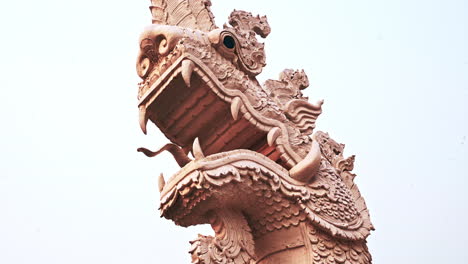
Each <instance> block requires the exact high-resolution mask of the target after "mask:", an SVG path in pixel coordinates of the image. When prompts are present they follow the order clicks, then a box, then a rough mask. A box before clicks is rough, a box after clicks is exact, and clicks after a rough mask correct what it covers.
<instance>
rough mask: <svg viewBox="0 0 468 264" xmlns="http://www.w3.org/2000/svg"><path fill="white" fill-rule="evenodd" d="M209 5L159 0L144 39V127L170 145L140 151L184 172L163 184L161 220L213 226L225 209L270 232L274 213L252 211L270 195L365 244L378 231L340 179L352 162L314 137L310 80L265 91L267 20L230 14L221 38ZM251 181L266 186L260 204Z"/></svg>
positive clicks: (286, 74)
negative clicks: (164, 156) (164, 157)
mask: <svg viewBox="0 0 468 264" xmlns="http://www.w3.org/2000/svg"><path fill="white" fill-rule="evenodd" d="M210 6H211V2H210V1H187V0H153V1H152V6H151V7H150V9H151V12H152V14H153V22H154V24H152V25H151V26H149V27H147V28H146V29H145V30H144V32H143V33H142V34H141V36H140V51H139V55H138V59H137V73H138V75H139V76H140V77H141V78H142V80H143V81H142V82H141V83H140V84H139V93H138V99H139V103H138V106H139V110H140V126H141V129H142V130H143V132H144V133H146V126H147V123H148V121H151V122H153V123H155V124H156V125H157V126H158V127H159V129H160V130H161V131H162V132H163V133H164V134H165V136H166V137H167V138H168V139H169V140H170V141H171V142H172V143H170V144H167V145H166V146H164V147H163V148H161V149H160V150H159V151H157V152H152V151H149V150H147V149H144V148H141V149H139V150H140V151H141V152H143V153H145V154H146V155H148V156H155V155H157V154H159V153H160V152H161V151H163V150H168V151H170V152H171V153H173V155H174V157H175V158H176V160H177V161H178V163H179V165H181V167H183V168H182V169H181V170H180V171H179V172H177V173H176V175H174V176H173V177H172V178H171V179H169V180H168V181H167V183H166V179H164V178H161V179H160V191H161V214H162V215H163V216H165V217H167V218H170V219H172V220H174V221H175V222H176V223H177V224H179V225H183V226H189V225H194V224H201V223H207V222H209V221H210V219H211V218H212V217H210V215H212V213H210V212H212V211H213V210H216V208H219V207H220V206H225V207H229V208H240V209H241V210H242V211H243V213H244V214H246V215H248V216H249V217H248V219H250V220H249V221H251V226H263V228H267V229H268V227H265V225H264V224H260V223H262V222H261V221H262V217H263V216H265V214H266V212H267V211H268V210H270V209H268V208H264V209H262V210H263V211H262V210H260V209H258V208H253V209H252V208H250V209H249V208H248V207H249V206H248V205H252V204H255V203H258V201H259V200H258V199H260V200H261V199H265V195H268V194H267V193H268V190H267V189H270V190H274V191H275V192H277V195H278V197H280V198H278V200H281V201H282V200H284V201H288V202H287V203H290V204H294V205H291V206H293V207H294V208H296V209H297V210H298V213H297V214H295V217H296V218H294V219H296V220H297V221H299V222H300V221H306V220H305V219H308V221H309V222H311V223H314V224H316V225H318V226H319V227H320V228H321V229H323V230H327V231H328V232H330V233H331V234H332V235H334V236H339V237H340V238H342V239H351V240H360V239H361V240H362V239H364V238H365V237H366V236H367V235H368V234H369V231H370V230H371V229H372V225H371V224H370V220H369V219H368V213H367V209H366V208H365V204H363V201H362V202H361V200H360V195H359V193H358V191H357V189H356V190H354V189H352V188H353V187H352V186H353V184H352V180H351V183H348V182H347V181H346V180H345V178H346V177H345V176H341V175H349V174H350V173H349V171H350V169H349V164H350V163H351V164H352V160H350V159H344V158H343V156H342V155H341V153H338V154H337V153H335V152H333V153H331V152H330V153H329V151H327V148H329V146H330V145H333V142H334V141H332V140H331V139H329V137H328V136H327V135H326V134H323V133H321V132H317V133H315V134H314V135H313V136H312V137H311V135H312V133H313V130H314V128H315V121H316V119H317V117H318V116H319V115H320V114H321V111H322V109H321V106H322V103H323V101H319V102H318V103H316V104H311V103H309V102H308V101H307V98H306V97H304V96H303V95H302V92H301V90H303V89H305V88H306V87H308V86H309V81H308V78H307V75H306V74H305V72H304V71H295V70H291V69H287V70H285V71H283V72H282V73H281V74H280V78H279V80H267V81H266V82H265V84H264V85H263V86H262V85H260V84H259V82H258V81H257V79H256V76H257V75H258V74H259V73H261V71H262V69H263V67H264V66H265V65H266V63H265V61H266V60H265V51H264V44H263V43H260V42H259V41H258V39H257V38H258V37H262V38H265V37H267V36H268V34H269V33H270V31H271V29H270V26H269V25H268V22H267V19H266V17H265V16H263V17H260V16H253V15H252V14H251V13H249V12H245V11H237V10H234V11H233V12H232V13H231V15H230V17H229V20H228V21H229V25H224V27H223V28H222V29H221V28H217V27H216V26H215V24H214V21H213V15H212V14H211V11H210V9H209V7H210ZM189 152H192V155H193V157H194V158H195V159H194V160H191V159H190V158H188V154H189ZM325 153H327V154H326V155H325ZM346 164H348V167H346V166H345V165H346ZM340 166H341V167H343V168H348V169H341V170H340V169H339V168H338V167H340ZM348 178H349V177H348ZM254 182H257V183H258V182H261V186H260V185H259V186H260V187H258V188H259V189H257V191H258V192H260V193H262V194H261V195H260V196H261V197H260V196H259V195H258V193H256V191H255V188H257V187H255V184H254ZM221 190H222V191H221ZM239 196H242V197H243V198H242V199H240V198H239ZM325 208H328V209H325ZM333 208H334V209H333ZM299 212H300V213H299ZM259 215H263V216H262V217H260V216H259ZM301 219H302V220H301ZM296 220H295V221H296ZM257 229H258V230H260V229H261V228H260V227H258V228H257Z"/></svg>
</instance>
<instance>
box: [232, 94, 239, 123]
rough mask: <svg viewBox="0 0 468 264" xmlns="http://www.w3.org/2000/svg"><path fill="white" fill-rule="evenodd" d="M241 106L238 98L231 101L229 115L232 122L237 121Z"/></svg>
mask: <svg viewBox="0 0 468 264" xmlns="http://www.w3.org/2000/svg"><path fill="white" fill-rule="evenodd" d="M241 105H242V101H241V99H240V97H236V98H234V99H233V100H232V102H231V115H232V118H234V120H237V118H239V110H240V107H241Z"/></svg>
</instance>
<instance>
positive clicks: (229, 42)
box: [223, 36, 236, 49]
mask: <svg viewBox="0 0 468 264" xmlns="http://www.w3.org/2000/svg"><path fill="white" fill-rule="evenodd" d="M223 44H224V46H225V47H226V48H228V49H233V48H234V47H235V46H236V42H235V41H234V38H233V37H231V36H225V37H224V39H223Z"/></svg>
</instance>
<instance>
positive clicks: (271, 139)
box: [267, 127, 281, 147]
mask: <svg viewBox="0 0 468 264" xmlns="http://www.w3.org/2000/svg"><path fill="white" fill-rule="evenodd" d="M280 135H281V129H279V127H275V128H272V129H271V130H270V132H268V136H267V142H268V146H270V147H272V146H273V145H274V144H275V141H276V139H277V138H278V137H279V136H280Z"/></svg>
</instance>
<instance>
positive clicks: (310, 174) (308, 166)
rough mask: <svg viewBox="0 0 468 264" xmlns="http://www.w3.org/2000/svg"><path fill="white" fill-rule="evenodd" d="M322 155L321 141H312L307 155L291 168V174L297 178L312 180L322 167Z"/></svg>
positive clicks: (303, 180) (302, 180)
mask: <svg viewBox="0 0 468 264" xmlns="http://www.w3.org/2000/svg"><path fill="white" fill-rule="evenodd" d="M321 156H322V154H321V152H320V145H319V143H318V142H317V141H316V140H314V141H312V146H311V148H310V151H309V153H308V154H307V156H306V157H305V158H304V159H303V160H301V161H300V162H299V163H298V164H296V166H294V167H292V168H291V169H290V170H289V175H290V176H291V178H293V179H295V180H298V181H301V182H310V181H311V180H312V179H313V178H314V176H315V175H316V174H317V172H318V170H319V168H320V159H321Z"/></svg>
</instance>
